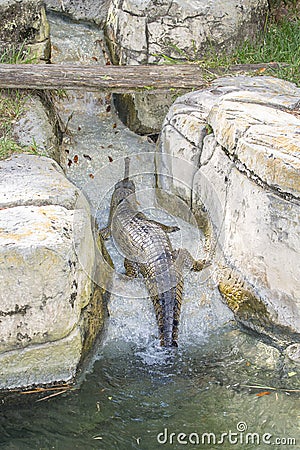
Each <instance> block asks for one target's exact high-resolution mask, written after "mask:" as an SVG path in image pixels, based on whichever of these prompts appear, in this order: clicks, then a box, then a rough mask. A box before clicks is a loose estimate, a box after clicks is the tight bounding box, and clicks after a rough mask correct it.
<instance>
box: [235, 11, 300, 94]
mask: <svg viewBox="0 0 300 450" xmlns="http://www.w3.org/2000/svg"><path fill="white" fill-rule="evenodd" d="M233 59H234V63H235V64H246V63H247V64H255V63H260V62H265V63H268V62H274V61H275V62H278V63H284V64H282V65H281V66H280V67H279V68H278V69H268V72H270V73H271V74H272V75H274V76H277V77H278V78H283V79H285V80H288V81H292V82H294V83H296V84H297V85H298V86H300V20H295V21H289V20H282V21H280V22H279V23H277V24H275V23H271V24H269V26H268V29H267V30H266V32H265V33H264V35H263V37H262V42H261V43H257V44H253V43H250V42H245V43H244V45H242V46H241V47H239V48H238V49H237V50H236V52H235V53H234V54H233ZM285 64H286V66H285Z"/></svg>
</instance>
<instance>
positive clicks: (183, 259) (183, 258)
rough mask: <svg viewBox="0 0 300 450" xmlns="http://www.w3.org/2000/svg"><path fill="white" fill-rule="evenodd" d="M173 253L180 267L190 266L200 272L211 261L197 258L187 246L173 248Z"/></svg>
mask: <svg viewBox="0 0 300 450" xmlns="http://www.w3.org/2000/svg"><path fill="white" fill-rule="evenodd" d="M172 255H173V258H174V260H175V262H176V265H178V267H180V268H181V267H188V268H189V269H191V270H194V271H195V272H200V271H201V270H202V269H204V268H205V267H207V266H209V265H210V263H209V262H208V261H206V260H205V259H200V260H197V259H195V258H193V256H192V255H191V254H190V252H189V251H188V250H187V249H186V248H180V249H178V250H173V252H172Z"/></svg>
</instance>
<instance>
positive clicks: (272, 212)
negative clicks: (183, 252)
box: [157, 77, 300, 341]
mask: <svg viewBox="0 0 300 450" xmlns="http://www.w3.org/2000/svg"><path fill="white" fill-rule="evenodd" d="M299 101H300V89H299V88H297V87H296V86H295V85H293V84H291V83H288V82H285V81H282V80H279V79H276V78H272V77H254V78H250V77H249V78H248V77H236V78H223V79H219V80H216V81H214V82H213V83H212V86H211V88H210V89H208V90H204V91H198V92H194V93H191V94H187V95H185V96H183V97H181V98H179V99H177V101H176V102H175V103H174V105H173V106H172V108H171V110H170V112H169V114H168V116H167V117H166V120H165V123H164V126H163V131H162V134H161V142H160V150H159V151H160V153H158V161H157V164H158V184H159V187H160V188H162V189H170V190H171V192H173V193H175V194H176V195H178V196H179V197H181V198H183V199H185V200H186V202H188V204H190V206H191V208H192V209H193V212H194V214H195V215H196V217H197V218H198V220H199V223H200V224H203V226H204V231H205V233H206V235H207V236H209V237H210V238H211V239H214V242H215V243H214V245H213V248H214V250H215V254H214V258H215V264H216V271H215V273H214V277H215V280H216V282H217V284H218V287H219V290H220V292H221V293H222V295H223V296H224V299H225V301H226V302H227V304H228V305H229V306H230V307H231V309H232V310H233V311H234V312H235V314H236V317H237V318H238V320H240V322H242V323H243V324H244V325H246V326H248V327H251V328H252V329H254V330H256V331H259V332H262V333H264V334H266V335H268V336H272V337H273V338H275V339H279V340H282V341H289V340H292V341H293V340H298V339H299V338H300V302H299V295H298V294H299V292H300V284H299V276H298V265H299V264H298V261H299V248H300V242H299V236H300V228H299V227H300V225H299V224H300V220H299V219H300V201H299V200H300V183H299V170H300V160H299V152H300V135H299V129H300V111H299Z"/></svg>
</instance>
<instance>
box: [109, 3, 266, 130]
mask: <svg viewBox="0 0 300 450" xmlns="http://www.w3.org/2000/svg"><path fill="white" fill-rule="evenodd" d="M267 4H268V2H267V1H266V0H247V1H242V0H226V1H225V2H220V1H214V2H207V1H205V0H197V1H192V0H186V1H184V2H183V1H182V0H175V1H170V0H162V1H159V2H157V1H153V0H143V1H141V0H126V1H123V0H113V1H112V2H111V4H110V7H109V12H108V18H107V24H106V27H105V33H106V37H107V42H108V46H109V48H110V53H111V58H112V61H113V63H114V64H153V63H164V62H165V61H166V59H168V58H175V59H179V60H183V61H187V60H196V59H201V57H203V55H204V54H206V52H207V49H208V48H211V47H216V49H217V50H220V51H229V50H230V49H232V48H233V47H234V46H236V45H237V43H238V42H242V41H244V40H245V39H247V38H248V39H251V38H252V37H254V36H255V35H256V34H257V32H258V31H259V30H261V29H262V25H263V23H264V18H265V14H266V12H267ZM175 94H176V96H178V95H180V93H175ZM173 97H174V92H173V93H167V94H164V95H155V96H148V99H147V100H145V99H146V98H147V97H146V96H145V94H139V93H136V94H134V95H130V94H127V95H125V96H123V95H118V96H116V99H117V100H116V103H117V109H118V111H119V113H120V117H121V118H122V120H123V117H124V118H125V122H124V123H125V124H126V125H127V126H128V127H129V128H130V129H132V130H133V131H135V132H137V133H140V134H147V133H158V132H160V129H161V125H162V121H163V118H164V116H165V111H166V109H167V108H168V107H169V106H170V105H171V104H172V98H173ZM145 103H146V104H145ZM126 111H127V114H126Z"/></svg>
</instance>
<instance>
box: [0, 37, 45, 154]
mask: <svg viewBox="0 0 300 450" xmlns="http://www.w3.org/2000/svg"><path fill="white" fill-rule="evenodd" d="M33 62H36V58H32V57H31V56H30V54H29V53H28V51H26V50H25V47H24V45H22V46H21V47H19V48H17V47H11V48H10V49H7V50H5V51H4V52H3V53H2V54H1V55H0V64H29V63H33ZM28 97H29V94H28V92H26V91H24V90H18V89H0V159H6V158H8V157H9V156H11V155H12V154H14V153H32V154H40V152H39V150H38V147H37V145H36V143H35V142H34V140H33V142H32V144H31V145H29V146H22V145H20V144H18V142H17V141H16V140H15V138H14V136H13V128H14V124H15V123H16V122H17V121H18V120H19V119H20V117H21V115H22V113H23V112H24V110H25V103H26V100H27V99H28Z"/></svg>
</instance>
